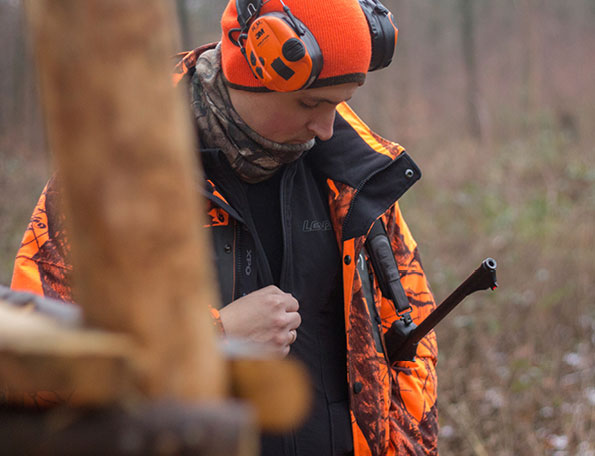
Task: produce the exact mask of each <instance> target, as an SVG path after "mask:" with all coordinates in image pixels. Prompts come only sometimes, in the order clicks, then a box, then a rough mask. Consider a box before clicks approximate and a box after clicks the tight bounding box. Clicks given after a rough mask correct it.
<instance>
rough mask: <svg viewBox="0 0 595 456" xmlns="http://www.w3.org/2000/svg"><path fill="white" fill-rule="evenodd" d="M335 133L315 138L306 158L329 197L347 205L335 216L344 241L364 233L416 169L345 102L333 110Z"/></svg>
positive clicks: (415, 174)
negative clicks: (330, 187)
mask: <svg viewBox="0 0 595 456" xmlns="http://www.w3.org/2000/svg"><path fill="white" fill-rule="evenodd" d="M334 132H335V133H334V135H333V137H332V138H331V139H330V140H328V141H320V142H317V144H316V146H315V147H314V148H313V149H312V150H311V151H310V152H309V153H308V156H307V160H310V161H311V163H312V166H313V167H314V168H315V169H317V170H318V171H319V172H321V173H322V175H323V176H325V177H326V178H327V179H330V180H331V181H332V182H333V183H334V184H335V188H336V189H338V192H339V194H338V195H335V196H334V200H335V201H337V206H338V207H341V208H347V209H346V210H345V209H343V210H342V211H341V212H342V214H341V217H339V219H338V221H339V222H340V224H341V227H342V235H341V237H342V239H343V240H347V239H351V238H354V237H358V236H363V235H365V234H366V233H367V232H368V231H369V229H370V227H371V226H372V225H373V223H374V221H375V220H376V219H377V218H378V217H380V216H381V215H382V214H383V213H384V212H386V211H387V210H388V209H389V208H390V207H391V206H392V205H394V204H395V202H396V201H397V200H398V199H399V198H400V197H401V196H402V195H403V194H404V193H405V192H406V191H407V190H408V189H409V188H410V187H411V186H412V185H413V184H414V183H415V182H416V181H417V180H419V179H420V178H421V171H420V169H419V168H418V166H417V165H416V164H415V163H414V161H413V160H412V159H411V157H410V156H409V155H408V154H407V153H406V152H405V150H404V149H403V148H402V147H401V146H400V145H398V144H396V143H393V142H390V141H387V140H385V139H383V138H381V137H380V136H378V135H376V134H375V133H373V132H372V131H371V130H370V129H369V128H368V127H367V126H366V125H365V124H364V123H363V122H362V121H361V120H360V119H359V118H358V117H357V116H356V115H355V113H354V112H353V111H352V110H351V109H350V108H349V107H348V106H347V105H346V104H342V105H340V106H339V107H338V109H337V116H336V118H335V124H334ZM336 184H339V185H336ZM331 205H332V203H331Z"/></svg>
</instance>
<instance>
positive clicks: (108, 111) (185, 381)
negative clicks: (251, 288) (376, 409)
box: [25, 0, 227, 400]
mask: <svg viewBox="0 0 595 456" xmlns="http://www.w3.org/2000/svg"><path fill="white" fill-rule="evenodd" d="M25 4H26V7H27V8H26V11H27V16H28V19H29V21H30V24H31V26H32V30H33V32H34V33H33V37H34V44H35V49H36V52H35V55H36V62H37V65H38V73H39V75H40V80H41V93H42V101H43V107H44V111H45V118H46V123H47V132H48V141H49V145H50V148H51V150H52V152H53V154H54V157H55V159H56V162H57V164H58V169H59V174H60V179H61V183H62V186H63V189H64V194H65V198H64V199H65V203H66V207H67V209H68V211H67V213H68V220H69V222H70V232H71V241H72V261H73V264H74V266H75V274H76V275H75V281H76V285H77V287H76V289H75V296H76V300H77V301H78V302H79V303H80V304H81V305H82V307H83V309H84V313H85V316H86V319H87V321H88V324H89V325H91V326H96V327H99V328H104V329H108V330H113V331H118V332H124V333H129V334H131V335H132V336H133V337H134V339H135V341H136V342H137V343H138V344H139V346H140V347H141V349H142V350H141V352H140V353H141V354H140V360H139V361H140V364H141V366H142V368H143V369H142V371H143V372H144V375H143V377H142V380H143V381H142V387H143V390H144V391H145V392H146V394H148V395H149V396H150V397H171V398H179V399H183V398H185V399H193V400H194V399H200V398H215V397H222V396H223V395H224V394H225V390H226V383H227V382H226V377H225V369H224V363H223V361H222V358H221V356H220V354H219V351H218V349H217V347H216V343H215V332H214V327H213V325H212V322H211V320H210V317H209V315H208V310H207V306H208V305H209V304H213V305H216V304H217V300H218V296H217V293H216V288H215V287H214V283H215V282H214V280H213V277H214V273H213V272H212V271H211V270H210V263H211V262H210V257H211V248H210V246H209V245H208V244H207V241H206V239H205V233H204V232H203V231H202V230H201V229H200V227H201V225H202V223H201V221H202V214H203V211H202V204H201V201H200V200H199V198H198V193H197V179H196V176H197V175H199V174H200V170H199V165H198V163H197V161H196V159H195V157H194V156H193V154H192V153H191V151H192V150H193V149H194V143H193V138H192V129H191V126H190V114H189V110H188V108H187V104H188V103H187V100H183V99H182V93H178V92H175V91H174V90H173V89H172V87H171V85H170V84H171V83H170V70H171V64H172V61H171V56H172V55H173V54H174V51H175V49H174V38H173V37H174V35H175V34H174V27H175V23H174V12H173V11H172V8H173V4H171V3H170V2H163V1H161V0H85V1H80V0H28V1H26V2H25Z"/></svg>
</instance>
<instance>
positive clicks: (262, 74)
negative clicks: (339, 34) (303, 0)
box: [228, 0, 398, 92]
mask: <svg viewBox="0 0 595 456" xmlns="http://www.w3.org/2000/svg"><path fill="white" fill-rule="evenodd" d="M269 1H270V0H269ZM358 1H359V5H360V7H361V9H362V11H363V13H364V16H365V17H366V21H367V22H368V28H369V30H370V36H371V41H372V58H371V61H370V66H369V69H368V71H374V70H378V69H381V68H385V67H387V66H388V65H389V64H390V63H391V61H392V58H393V54H394V51H395V46H396V44H397V36H398V29H397V27H396V25H395V20H394V17H393V15H392V13H391V12H390V11H389V10H388V9H387V8H386V7H385V6H384V5H382V4H381V3H380V2H379V1H377V0H358ZM279 2H280V3H281V5H283V12H280V11H276V12H269V13H265V14H262V15H261V14H260V9H261V7H262V5H263V2H262V0H236V10H237V14H238V19H237V20H238V24H239V25H240V28H234V29H231V30H230V31H229V34H228V36H229V39H230V40H231V42H232V43H235V44H236V45H237V46H239V47H240V50H241V52H242V54H243V55H244V58H245V59H246V61H247V62H248V66H249V67H250V69H251V70H252V73H253V74H254V77H255V78H256V79H258V80H259V81H260V82H261V83H262V85H263V86H265V87H266V88H268V89H269V90H272V91H275V92H293V91H296V90H301V89H305V88H307V87H309V86H310V85H311V84H312V83H313V82H314V81H316V78H318V76H319V75H320V72H321V71H322V66H323V57H322V52H321V50H320V46H319V45H318V43H317V42H316V38H315V37H314V35H313V34H312V32H311V31H310V30H308V27H306V26H305V25H304V24H303V23H302V22H301V21H300V20H299V19H298V18H296V17H295V16H294V15H293V14H292V13H291V10H290V9H289V7H288V6H286V5H285V3H283V0H279ZM234 33H239V36H238V37H237V38H235V39H234V38H233V36H232V35H233V34H234ZM345 40H346V42H347V41H348V40H349V36H345Z"/></svg>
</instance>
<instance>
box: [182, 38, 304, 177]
mask: <svg viewBox="0 0 595 456" xmlns="http://www.w3.org/2000/svg"><path fill="white" fill-rule="evenodd" d="M192 107H193V110H194V117H195V118H196V122H197V124H198V127H199V132H200V133H199V134H200V137H201V139H202V141H203V143H204V144H205V145H206V146H207V147H209V148H218V149H221V150H222V151H223V153H224V154H225V156H226V157H227V160H228V161H229V163H230V164H231V167H232V168H233V169H234V170H235V171H236V173H237V174H238V175H239V176H240V178H241V179H242V180H244V181H245V182H248V183H251V184H254V183H257V182H262V181H263V180H266V179H267V178H269V177H271V176H272V175H273V174H275V172H276V171H277V170H278V169H279V168H280V167H281V166H283V165H285V164H287V163H291V162H293V161H295V160H297V159H298V158H300V157H301V155H302V154H303V153H304V152H305V151H307V150H308V149H311V148H312V147H313V146H314V139H312V140H311V141H308V142H307V143H304V144H279V143H276V142H273V141H269V140H268V139H266V138H263V137H262V136H260V135H259V134H258V133H256V132H255V131H254V130H252V129H251V128H250V127H248V125H246V123H245V122H244V121H243V120H242V119H241V118H240V116H239V114H238V113H237V112H236V111H235V109H234V108H233V106H232V104H231V100H230V98H229V93H228V92H227V87H226V86H225V83H224V81H223V77H222V72H221V54H220V46H217V47H216V48H215V49H212V50H209V51H205V52H203V53H202V54H201V56H200V57H199V58H198V60H197V62H196V72H195V73H194V76H193V77H192Z"/></svg>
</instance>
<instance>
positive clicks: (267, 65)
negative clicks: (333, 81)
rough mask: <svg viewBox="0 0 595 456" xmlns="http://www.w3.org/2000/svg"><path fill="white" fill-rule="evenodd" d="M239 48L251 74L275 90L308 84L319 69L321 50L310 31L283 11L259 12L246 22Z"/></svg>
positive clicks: (290, 89)
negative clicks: (247, 26)
mask: <svg viewBox="0 0 595 456" xmlns="http://www.w3.org/2000/svg"><path fill="white" fill-rule="evenodd" d="M292 20H293V21H295V22H297V23H298V25H299V26H300V28H301V30H300V31H299V32H301V33H299V32H298V31H296V30H295V28H294V26H293V24H292ZM243 48H244V51H245V53H244V55H245V57H246V60H247V61H248V65H249V66H250V69H251V70H252V72H253V73H254V76H255V77H256V78H257V79H259V80H260V81H261V83H262V84H263V85H264V86H265V87H267V88H268V89H270V90H273V91H275V92H292V91H295V90H300V89H302V88H305V87H308V86H309V85H310V84H311V83H312V82H313V81H314V80H315V79H316V78H317V77H318V75H319V74H320V70H321V69H322V63H323V59H322V53H321V51H320V47H319V46H318V43H317V42H316V39H315V38H314V35H312V33H311V32H310V31H309V30H308V29H307V27H306V26H305V25H303V24H302V23H301V22H299V20H298V19H296V18H295V17H294V18H291V19H290V18H289V17H288V16H287V15H285V14H284V13H280V12H271V13H267V14H263V15H262V16H259V17H258V18H257V19H256V20H255V21H254V22H253V23H252V24H251V25H250V28H249V29H248V31H247V33H246V38H245V40H244V42H243Z"/></svg>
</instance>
